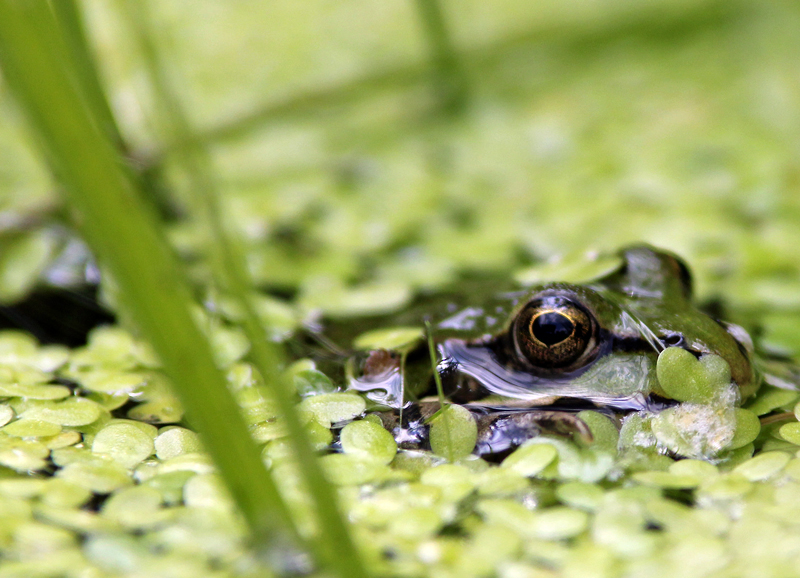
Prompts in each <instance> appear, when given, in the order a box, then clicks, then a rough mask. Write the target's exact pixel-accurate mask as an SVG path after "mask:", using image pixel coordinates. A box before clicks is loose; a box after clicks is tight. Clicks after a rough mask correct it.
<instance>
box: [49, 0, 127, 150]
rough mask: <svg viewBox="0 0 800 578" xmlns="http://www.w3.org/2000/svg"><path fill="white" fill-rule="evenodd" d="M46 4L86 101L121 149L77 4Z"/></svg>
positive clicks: (72, 1) (72, 0) (70, 1)
mask: <svg viewBox="0 0 800 578" xmlns="http://www.w3.org/2000/svg"><path fill="white" fill-rule="evenodd" d="M50 8H51V9H52V11H53V14H54V15H55V17H56V21H57V22H58V24H59V27H60V29H61V32H62V36H63V38H64V44H65V46H66V49H67V53H68V56H69V58H70V59H71V64H72V67H71V68H72V71H73V72H74V74H75V76H76V80H77V83H78V86H79V87H80V89H81V91H82V93H83V96H84V98H85V99H86V102H87V105H88V106H89V108H90V109H91V110H92V113H93V115H94V116H95V118H96V119H97V120H98V121H99V124H100V127H101V128H102V130H103V131H105V132H106V133H107V134H108V136H109V138H111V140H112V142H114V144H115V145H116V146H118V147H120V148H121V150H125V145H124V143H123V140H122V135H121V133H120V130H119V127H118V126H117V121H116V119H115V118H114V114H113V113H112V112H111V106H109V104H108V99H107V98H106V93H105V91H104V90H103V87H102V84H101V83H100V75H99V73H98V72H97V67H96V66H95V61H94V58H93V56H92V52H91V49H90V47H89V42H88V40H87V38H86V29H85V27H84V24H83V18H82V16H81V13H80V10H79V8H78V5H77V4H76V2H75V0H55V1H52V0H51V2H50Z"/></svg>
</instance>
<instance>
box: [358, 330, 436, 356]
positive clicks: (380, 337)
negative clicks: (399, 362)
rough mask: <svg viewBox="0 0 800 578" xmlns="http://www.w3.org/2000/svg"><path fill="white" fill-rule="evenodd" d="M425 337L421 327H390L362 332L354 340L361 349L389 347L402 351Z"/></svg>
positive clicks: (388, 348) (389, 348)
mask: <svg viewBox="0 0 800 578" xmlns="http://www.w3.org/2000/svg"><path fill="white" fill-rule="evenodd" d="M423 337H424V333H423V331H422V328H421V327H390V328H388V329H376V330H374V331H367V332H366V333H362V334H361V335H359V336H358V337H356V338H355V340H354V341H353V347H355V348H356V349H361V350H369V349H387V350H398V351H402V350H404V349H408V348H411V347H413V346H414V345H415V344H416V343H418V342H419V341H420V340H421V339H422V338H423Z"/></svg>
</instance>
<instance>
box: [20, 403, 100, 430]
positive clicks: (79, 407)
mask: <svg viewBox="0 0 800 578" xmlns="http://www.w3.org/2000/svg"><path fill="white" fill-rule="evenodd" d="M102 410H103V407H102V406H101V405H100V404H98V403H96V402H94V401H91V400H89V399H86V398H82V397H71V398H69V399H65V400H64V401H45V402H42V403H40V404H37V405H33V406H31V407H29V408H28V409H26V410H25V411H24V412H22V414H21V415H20V417H25V418H28V419H38V420H42V421H49V422H52V423H56V424H59V425H62V426H73V427H74V426H83V425H88V424H90V423H92V422H94V421H96V420H97V419H98V418H99V417H100V416H101V415H102Z"/></svg>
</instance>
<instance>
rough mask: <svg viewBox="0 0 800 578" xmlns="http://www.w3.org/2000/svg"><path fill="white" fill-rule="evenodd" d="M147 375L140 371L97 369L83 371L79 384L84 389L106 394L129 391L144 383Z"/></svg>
mask: <svg viewBox="0 0 800 578" xmlns="http://www.w3.org/2000/svg"><path fill="white" fill-rule="evenodd" d="M146 381H147V377H146V376H145V375H144V374H141V373H128V372H121V371H109V370H98V371H92V372H87V373H83V374H81V376H80V384H81V386H83V387H85V388H86V389H90V390H92V391H97V392H100V393H107V394H121V393H130V392H132V391H135V390H136V389H138V388H139V387H141V386H142V385H144V384H145V382H146Z"/></svg>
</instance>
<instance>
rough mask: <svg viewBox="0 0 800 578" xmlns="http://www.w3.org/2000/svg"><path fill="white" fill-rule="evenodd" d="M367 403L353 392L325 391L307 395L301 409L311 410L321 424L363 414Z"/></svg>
mask: <svg viewBox="0 0 800 578" xmlns="http://www.w3.org/2000/svg"><path fill="white" fill-rule="evenodd" d="M366 407H367V404H366V402H365V401H364V399H363V398H362V397H360V396H358V395H355V394H353V393H323V394H321V395H314V396H311V397H307V398H306V399H304V400H303V401H302V402H301V403H300V410H301V411H306V412H309V413H310V414H311V415H313V416H314V419H316V420H317V421H318V422H319V423H321V424H329V423H338V422H342V421H346V420H350V419H353V418H354V417H357V416H359V415H361V414H362V413H363V412H364V410H365V409H366Z"/></svg>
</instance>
